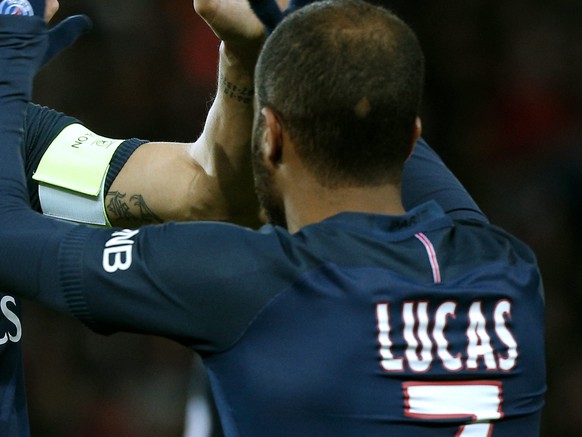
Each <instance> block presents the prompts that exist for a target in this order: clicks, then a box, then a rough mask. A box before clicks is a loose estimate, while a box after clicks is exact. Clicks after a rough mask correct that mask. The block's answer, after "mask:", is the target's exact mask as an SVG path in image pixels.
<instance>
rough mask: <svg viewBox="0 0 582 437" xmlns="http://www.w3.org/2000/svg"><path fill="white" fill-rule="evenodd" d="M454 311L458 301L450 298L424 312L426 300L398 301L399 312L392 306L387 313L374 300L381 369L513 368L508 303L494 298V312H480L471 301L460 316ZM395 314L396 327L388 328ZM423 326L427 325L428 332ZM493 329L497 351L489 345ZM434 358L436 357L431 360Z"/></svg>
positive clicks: (514, 356)
mask: <svg viewBox="0 0 582 437" xmlns="http://www.w3.org/2000/svg"><path fill="white" fill-rule="evenodd" d="M396 311H398V309H396ZM459 313H460V311H459V309H458V304H457V303H456V302H453V301H445V302H442V303H440V304H439V305H438V306H437V307H436V310H435V311H430V308H429V302H428V301H408V302H404V303H402V307H401V312H400V313H398V312H395V310H394V309H392V314H391V306H390V303H388V302H380V303H377V304H376V323H377V341H378V345H379V351H380V366H381V367H382V369H383V370H384V371H387V372H400V371H404V370H405V369H406V368H407V369H410V370H411V371H413V372H425V371H427V370H429V369H430V368H431V366H433V365H434V364H435V363H436V362H438V361H440V362H441V363H442V366H443V369H444V370H447V371H450V372H457V371H459V370H462V369H463V368H465V369H466V370H477V369H479V367H480V366H485V368H486V369H487V370H502V371H509V370H511V369H513V368H514V367H515V365H516V362H517V358H518V356H519V353H518V344H517V341H516V339H515V335H514V334H513V331H512V329H511V324H510V323H509V321H508V319H511V302H510V301H509V300H507V299H502V300H499V301H498V302H497V303H496V305H495V307H494V310H493V311H492V312H488V313H487V314H485V313H484V312H483V309H482V302H481V301H474V302H472V303H471V305H470V306H469V308H468V310H467V311H466V312H465V311H463V313H464V314H463V313H461V314H459ZM399 316H401V317H402V319H401V324H402V331H399V330H396V331H394V329H393V325H394V322H393V320H392V319H393V318H395V319H399ZM458 319H460V320H458ZM455 324H456V325H455ZM488 324H489V325H490V326H491V328H489V327H488ZM396 326H400V323H398V324H397V325H396ZM429 327H432V329H431V330H430V332H429ZM493 332H494V333H495V335H496V336H497V338H498V339H499V341H498V340H496V343H495V344H496V345H497V344H499V346H496V347H499V348H500V349H501V350H496V349H494V346H493V343H492V337H491V336H492V335H493ZM463 334H465V335H463ZM393 336H396V340H393ZM463 339H464V341H463ZM459 342H461V343H459ZM501 343H503V345H504V346H505V348H504V347H502V345H501ZM433 345H434V346H435V347H433ZM451 349H453V350H454V351H455V353H452V352H451ZM436 357H438V361H435V358H436ZM481 363H482V364H481Z"/></svg>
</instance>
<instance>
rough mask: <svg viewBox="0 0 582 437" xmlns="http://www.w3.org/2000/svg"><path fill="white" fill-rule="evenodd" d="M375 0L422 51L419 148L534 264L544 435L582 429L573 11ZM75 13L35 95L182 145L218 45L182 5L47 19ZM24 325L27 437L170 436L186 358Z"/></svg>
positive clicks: (188, 368) (580, 43)
mask: <svg viewBox="0 0 582 437" xmlns="http://www.w3.org/2000/svg"><path fill="white" fill-rule="evenodd" d="M376 2H377V3H380V0H378V1H376ZM382 3H383V4H385V5H387V6H389V7H390V8H391V9H393V10H394V11H395V12H397V13H398V14H399V15H400V16H401V17H402V18H404V19H405V20H406V21H407V22H408V23H409V24H410V25H411V26H412V27H413V28H414V29H415V31H416V32H417V34H418V36H419V38H420V40H421V44H422V45H423V47H424V49H425V54H426V58H427V69H428V70H427V84H426V94H425V100H424V106H423V110H422V116H423V122H424V136H425V138H426V139H427V140H428V142H429V143H430V144H431V145H432V146H433V147H434V148H435V149H436V150H437V151H438V152H439V153H440V154H441V156H443V158H444V159H445V161H446V162H447V164H448V165H449V167H450V168H451V169H452V170H453V171H454V172H455V173H456V174H457V176H458V177H459V179H461V181H462V182H463V183H464V184H465V186H466V187H467V188H468V189H469V191H470V192H471V193H472V194H473V197H474V198H475V199H476V200H477V202H478V203H479V205H480V206H481V208H482V209H483V210H484V211H485V213H486V214H488V216H489V218H490V220H491V221H492V222H493V223H495V224H497V225H499V226H501V227H503V228H505V229H507V230H508V231H510V232H512V233H514V234H515V235H516V236H518V237H519V238H521V239H522V240H524V241H525V242H527V243H528V244H529V245H530V246H532V247H533V249H534V250H535V252H536V254H537V256H538V259H539V263H540V266H541V269H542V274H543V276H544V282H545V288H546V304H547V324H546V325H547V345H546V350H547V360H548V386H549V390H548V395H547V406H546V409H545V413H544V418H543V433H542V435H543V436H545V437H550V436H557V435H559V436H563V437H569V436H579V435H582V415H581V414H579V410H580V406H582V341H581V340H580V334H579V331H578V329H580V328H581V327H582V323H580V322H579V319H580V317H582V309H581V308H582V305H581V306H580V307H579V306H578V305H577V304H578V303H581V302H582V256H580V254H579V251H578V248H579V245H582V227H580V226H579V225H580V224H581V223H582V125H581V123H580V121H582V80H581V79H580V78H581V77H582V61H581V59H582V2H573V1H571V0H554V1H552V2H548V1H546V0H487V1H485V0H473V1H470V2H467V1H464V0H431V1H420V0H392V1H390V0H386V1H384V2H382ZM74 13H86V14H88V15H89V16H91V17H92V19H93V21H94V29H93V30H92V31H91V33H89V34H88V35H86V36H84V37H83V39H82V40H81V41H80V42H79V43H78V44H77V45H76V46H75V47H73V48H72V49H70V50H69V51H68V52H67V53H65V54H63V55H62V56H61V57H60V58H59V59H57V60H56V61H54V62H53V63H52V64H51V65H49V66H48V67H47V68H45V69H44V70H43V71H42V72H41V73H40V75H39V76H38V78H37V81H36V89H35V97H34V99H35V101H36V102H37V103H40V104H44V105H47V106H50V107H52V108H55V109H58V110H60V111H63V112H65V113H67V114H69V115H73V116H76V117H78V118H79V119H80V120H82V121H83V122H84V123H85V124H86V125H87V126H89V127H90V128H92V129H93V130H94V131H96V132H98V133H100V134H102V135H106V136H110V137H114V138H127V137H132V136H136V137H139V138H144V139H149V140H166V141H191V140H194V139H195V138H196V137H197V136H198V134H200V132H201V129H202V126H203V123H204V119H205V114H206V111H207V109H208V107H209V103H210V102H211V100H212V97H213V91H214V88H215V81H216V68H217V66H216V61H217V48H218V40H217V39H216V38H215V36H214V35H213V34H212V33H211V32H210V31H209V30H208V29H207V27H206V25H205V24H204V23H203V22H202V20H200V19H199V18H198V17H197V15H196V14H195V12H194V11H193V9H192V4H191V2H190V1H189V0H123V1H115V0H99V1H95V0H76V1H75V2H73V1H70V0H61V11H60V12H59V14H58V15H57V17H56V18H55V20H56V21H58V20H59V19H61V18H62V17H65V16H68V15H71V14H74ZM23 317H24V321H23V323H24V330H25V331H24V337H23V339H24V341H23V344H24V349H25V368H26V379H27V387H28V393H29V405H30V415H31V426H32V432H33V436H46V437H53V436H54V437H94V436H95V437H96V436H105V435H108V436H109V435H110V436H119V437H134V436H135V437H138V436H140V437H143V436H160V437H174V436H181V435H182V434H183V430H184V416H185V410H186V405H187V399H188V392H189V389H188V388H189V387H190V386H191V385H192V384H194V383H196V380H197V377H198V376H200V373H199V371H198V372H194V377H193V373H192V368H193V366H194V367H196V368H197V367H198V364H197V361H196V360H195V359H194V356H193V354H192V353H191V352H190V351H188V350H187V349H185V348H183V347H181V346H178V345H177V344H173V343H171V342H170V341H167V340H164V339H159V338H155V337H145V336H137V335H133V334H115V335H113V336H111V337H101V336H98V335H96V334H93V333H92V332H90V331H89V330H88V329H87V328H85V327H83V326H82V325H81V324H80V323H78V322H77V321H75V320H72V319H69V318H66V317H64V316H60V315H57V314H55V313H53V312H50V311H47V310H45V309H43V308H41V307H39V306H38V305H36V304H32V303H30V302H26V303H25V308H24V316H23ZM201 420H202V419H201ZM201 432H202V431H201Z"/></svg>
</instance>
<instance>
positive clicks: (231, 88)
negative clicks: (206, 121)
mask: <svg viewBox="0 0 582 437" xmlns="http://www.w3.org/2000/svg"><path fill="white" fill-rule="evenodd" d="M220 83H221V85H222V88H223V90H224V94H225V95H227V96H228V97H230V98H231V99H234V100H236V101H238V102H240V103H251V102H252V101H253V95H254V93H255V90H254V88H253V87H239V86H237V85H235V84H234V83H232V82H230V81H229V80H228V79H226V78H225V77H224V76H223V75H222V74H221V75H220Z"/></svg>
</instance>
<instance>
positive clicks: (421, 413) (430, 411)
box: [402, 381, 503, 437]
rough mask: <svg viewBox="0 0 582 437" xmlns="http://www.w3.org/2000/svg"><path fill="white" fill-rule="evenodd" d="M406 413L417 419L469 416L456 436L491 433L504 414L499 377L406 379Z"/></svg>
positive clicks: (479, 435)
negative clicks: (494, 421) (449, 379)
mask: <svg viewBox="0 0 582 437" xmlns="http://www.w3.org/2000/svg"><path fill="white" fill-rule="evenodd" d="M402 388H403V390H404V414H405V415H406V416H408V417H414V418H417V419H453V418H463V417H467V418H468V419H469V422H470V423H468V424H466V425H463V426H461V428H460V429H459V432H457V434H456V435H455V437H487V436H490V435H491V432H492V430H493V424H492V423H491V421H492V420H497V419H500V418H501V417H503V412H502V411H501V403H502V402H503V400H502V394H503V393H502V386H501V382H499V381H459V382H450V381H448V382H405V383H403V384H402Z"/></svg>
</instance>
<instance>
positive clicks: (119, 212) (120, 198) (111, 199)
mask: <svg viewBox="0 0 582 437" xmlns="http://www.w3.org/2000/svg"><path fill="white" fill-rule="evenodd" d="M126 197H127V193H121V192H119V191H110V192H109V193H107V197H106V199H107V200H106V203H107V205H106V207H107V212H108V213H109V214H108V215H109V216H110V217H111V218H112V219H114V220H119V221H123V222H127V223H135V224H139V225H145V224H153V223H162V222H163V220H162V219H161V218H159V217H158V216H157V215H156V214H155V213H154V212H153V211H152V210H151V209H150V207H149V206H148V205H147V203H146V202H145V200H144V198H143V196H142V195H141V194H134V195H133V196H131V197H129V199H128V200H126ZM132 211H133V212H132Z"/></svg>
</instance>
